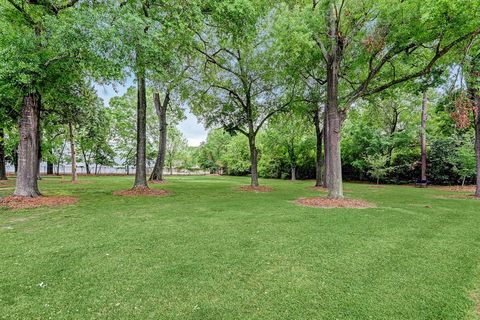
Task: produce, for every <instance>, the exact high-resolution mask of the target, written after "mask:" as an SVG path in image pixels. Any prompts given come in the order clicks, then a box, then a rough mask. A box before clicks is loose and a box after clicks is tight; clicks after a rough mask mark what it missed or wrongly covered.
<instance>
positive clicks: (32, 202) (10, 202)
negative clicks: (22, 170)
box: [0, 196, 78, 209]
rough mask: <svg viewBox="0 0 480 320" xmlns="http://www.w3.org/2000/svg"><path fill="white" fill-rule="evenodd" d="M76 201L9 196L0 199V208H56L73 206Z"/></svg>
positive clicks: (57, 197) (70, 199)
mask: <svg viewBox="0 0 480 320" xmlns="http://www.w3.org/2000/svg"><path fill="white" fill-rule="evenodd" d="M77 201H78V198H75V197H70V196H40V197H35V198H30V197H18V196H9V197H4V198H1V199H0V207H6V208H9V209H30V208H38V207H57V206H66V205H71V204H75V203H77Z"/></svg>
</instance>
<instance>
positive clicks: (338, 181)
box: [325, 61, 343, 199]
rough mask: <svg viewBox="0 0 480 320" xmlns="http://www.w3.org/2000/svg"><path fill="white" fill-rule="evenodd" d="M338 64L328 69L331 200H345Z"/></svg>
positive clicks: (327, 147) (335, 63)
mask: <svg viewBox="0 0 480 320" xmlns="http://www.w3.org/2000/svg"><path fill="white" fill-rule="evenodd" d="M338 71H339V70H338V64H337V62H335V61H333V62H331V63H330V64H329V66H328V68H327V105H326V110H325V112H326V115H327V119H326V123H327V132H326V133H327V134H326V139H325V146H326V151H327V176H326V180H327V188H328V197H329V198H333V199H336V198H343V182H342V159H341V154H340V130H341V127H342V121H343V119H342V118H343V115H342V112H341V110H340V109H339V104H338Z"/></svg>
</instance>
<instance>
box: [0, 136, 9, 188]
mask: <svg viewBox="0 0 480 320" xmlns="http://www.w3.org/2000/svg"><path fill="white" fill-rule="evenodd" d="M0 180H7V169H6V166H5V134H4V133H3V128H0Z"/></svg>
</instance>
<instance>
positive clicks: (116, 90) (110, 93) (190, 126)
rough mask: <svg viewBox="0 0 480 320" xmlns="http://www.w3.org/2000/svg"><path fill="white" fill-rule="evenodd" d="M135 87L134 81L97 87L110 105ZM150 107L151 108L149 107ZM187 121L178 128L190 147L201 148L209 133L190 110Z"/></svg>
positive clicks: (187, 113)
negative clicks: (114, 99) (112, 99)
mask: <svg viewBox="0 0 480 320" xmlns="http://www.w3.org/2000/svg"><path fill="white" fill-rule="evenodd" d="M132 85H133V81H132V80H131V79H130V80H127V82H126V83H125V84H123V85H122V84H118V85H115V86H112V85H96V86H95V88H96V89H97V93H98V95H99V96H100V97H101V98H102V99H103V101H104V103H105V104H106V105H108V103H109V101H110V99H111V98H113V97H115V96H121V95H123V94H124V93H125V92H126V91H127V89H128V88H129V87H130V86H132ZM149 107H150V106H149ZM185 116H186V119H185V120H183V121H182V122H180V123H179V124H178V126H177V127H178V128H179V129H180V130H181V131H182V132H183V134H184V135H185V137H186V138H187V140H188V145H189V146H194V147H196V146H199V145H200V143H201V142H202V141H205V140H206V139H207V131H206V130H205V128H204V126H203V125H202V124H201V123H199V122H198V120H197V117H195V115H193V114H192V113H191V112H190V110H188V109H187V110H185Z"/></svg>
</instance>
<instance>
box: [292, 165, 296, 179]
mask: <svg viewBox="0 0 480 320" xmlns="http://www.w3.org/2000/svg"><path fill="white" fill-rule="evenodd" d="M291 172H292V181H295V180H297V174H296V173H297V168H296V167H295V166H292V168H291Z"/></svg>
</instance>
